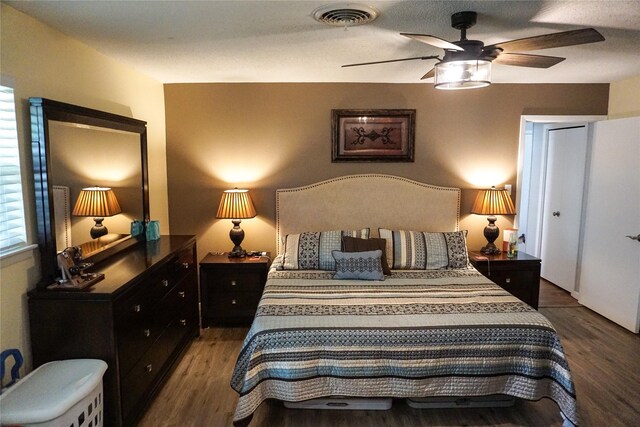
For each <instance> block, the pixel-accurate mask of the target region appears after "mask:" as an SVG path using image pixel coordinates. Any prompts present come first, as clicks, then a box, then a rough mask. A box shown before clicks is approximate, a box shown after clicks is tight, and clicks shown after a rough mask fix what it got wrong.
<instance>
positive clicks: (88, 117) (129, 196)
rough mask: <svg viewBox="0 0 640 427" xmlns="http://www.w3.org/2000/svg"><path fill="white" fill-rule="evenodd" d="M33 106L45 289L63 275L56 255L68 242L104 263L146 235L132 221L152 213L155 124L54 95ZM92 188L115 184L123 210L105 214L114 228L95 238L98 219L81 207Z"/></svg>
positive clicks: (88, 259) (106, 223)
mask: <svg viewBox="0 0 640 427" xmlns="http://www.w3.org/2000/svg"><path fill="white" fill-rule="evenodd" d="M30 104H31V105H30V108H31V132H32V135H31V139H32V151H33V153H32V154H33V170H34V189H35V201H36V217H37V223H38V243H39V247H40V255H41V269H42V282H41V283H40V285H39V287H40V286H41V287H42V288H45V287H46V286H47V285H48V284H50V283H51V282H52V281H53V280H54V279H55V278H56V277H58V276H59V273H58V265H57V262H56V255H57V253H59V252H61V251H62V250H64V249H65V248H66V247H69V246H78V247H80V248H82V255H83V259H84V261H86V262H99V261H100V260H102V259H104V258H106V257H107V256H110V255H113V254H115V253H117V252H119V251H122V250H124V249H126V248H128V247H129V246H131V245H133V244H135V243H137V242H138V241H139V240H143V239H144V234H141V235H138V236H135V237H131V235H130V229H131V228H130V227H131V222H132V221H133V220H134V219H137V220H142V221H144V220H147V219H149V194H148V171H147V140H146V138H147V133H146V129H147V128H146V122H144V121H141V120H137V119H133V118H130V117H125V116H120V115H116V114H111V113H107V112H103V111H98V110H93V109H89V108H84V107H80V106H76V105H71V104H66V103H62V102H58V101H52V100H49V99H43V98H31V99H30ZM90 187H100V188H111V190H112V194H113V197H115V198H116V200H117V205H118V209H117V210H116V212H117V213H116V214H114V215H112V216H108V215H104V220H103V221H102V224H103V226H104V227H106V228H107V229H108V230H107V234H104V235H102V236H99V237H95V238H94V237H92V234H90V233H91V229H92V227H94V226H96V225H97V222H96V221H95V220H94V218H93V217H92V216H79V215H78V214H80V213H82V212H80V211H79V210H76V211H75V212H74V208H75V207H76V206H75V205H76V202H77V201H78V198H79V195H80V191H81V190H83V189H86V188H90ZM74 213H75V214H76V215H74ZM84 214H87V212H84ZM98 222H99V221H98Z"/></svg>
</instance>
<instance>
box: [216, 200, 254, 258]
mask: <svg viewBox="0 0 640 427" xmlns="http://www.w3.org/2000/svg"><path fill="white" fill-rule="evenodd" d="M255 216H256V210H255V208H254V207H253V202H252V201H251V196H249V190H238V189H237V188H234V189H233V190H225V192H224V193H222V199H220V206H219V207H218V213H217V214H216V218H219V219H230V220H231V222H232V223H233V228H232V229H231V231H229V237H230V238H231V241H232V242H233V244H234V246H233V250H232V251H231V252H230V253H229V258H242V257H244V256H246V255H247V252H246V251H245V250H244V249H242V247H241V246H240V244H241V243H242V241H243V240H244V230H243V229H242V228H240V222H241V220H243V219H247V218H253V217H255Z"/></svg>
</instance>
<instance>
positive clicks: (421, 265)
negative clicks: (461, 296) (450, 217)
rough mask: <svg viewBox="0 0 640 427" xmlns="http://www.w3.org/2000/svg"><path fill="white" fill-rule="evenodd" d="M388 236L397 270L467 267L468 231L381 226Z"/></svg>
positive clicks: (383, 234) (389, 253)
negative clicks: (440, 231) (436, 230)
mask: <svg viewBox="0 0 640 427" xmlns="http://www.w3.org/2000/svg"><path fill="white" fill-rule="evenodd" d="M378 232H379V233H380V237H381V238H383V239H386V240H387V251H386V253H387V262H388V263H389V266H391V268H392V269H395V270H439V269H455V268H467V266H468V264H469V257H468V255H467V242H466V236H467V232H466V231H453V232H445V233H429V232H424V231H406V230H387V229H385V228H380V229H379V230H378Z"/></svg>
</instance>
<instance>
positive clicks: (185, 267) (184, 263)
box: [182, 262, 189, 270]
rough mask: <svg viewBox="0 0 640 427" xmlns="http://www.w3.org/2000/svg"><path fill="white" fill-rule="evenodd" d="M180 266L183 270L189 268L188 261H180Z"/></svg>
mask: <svg viewBox="0 0 640 427" xmlns="http://www.w3.org/2000/svg"><path fill="white" fill-rule="evenodd" d="M182 268H184V269H185V270H188V269H189V263H188V262H183V263H182Z"/></svg>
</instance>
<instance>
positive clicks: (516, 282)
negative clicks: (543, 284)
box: [469, 252, 541, 309]
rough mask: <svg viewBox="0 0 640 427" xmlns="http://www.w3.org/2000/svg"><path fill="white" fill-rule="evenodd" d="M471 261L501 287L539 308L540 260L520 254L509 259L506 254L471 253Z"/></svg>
mask: <svg viewBox="0 0 640 427" xmlns="http://www.w3.org/2000/svg"><path fill="white" fill-rule="evenodd" d="M469 261H470V262H471V264H472V265H473V266H474V267H475V268H476V269H477V270H478V271H479V272H480V273H482V274H483V275H484V276H486V277H487V278H489V279H491V280H492V281H494V282H495V283H497V284H498V285H500V286H501V287H502V288H503V289H505V290H506V291H509V292H510V293H511V294H512V295H514V296H516V297H518V298H520V299H521V300H522V301H524V302H526V303H527V304H529V305H530V306H531V307H533V308H535V309H537V308H538V300H539V298H540V262H541V261H540V259H538V258H536V257H533V256H531V255H528V254H526V253H524V252H518V256H516V257H513V258H509V257H507V254H506V253H505V252H502V253H501V254H498V255H484V254H482V253H480V252H469Z"/></svg>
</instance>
